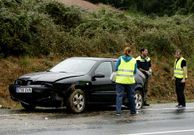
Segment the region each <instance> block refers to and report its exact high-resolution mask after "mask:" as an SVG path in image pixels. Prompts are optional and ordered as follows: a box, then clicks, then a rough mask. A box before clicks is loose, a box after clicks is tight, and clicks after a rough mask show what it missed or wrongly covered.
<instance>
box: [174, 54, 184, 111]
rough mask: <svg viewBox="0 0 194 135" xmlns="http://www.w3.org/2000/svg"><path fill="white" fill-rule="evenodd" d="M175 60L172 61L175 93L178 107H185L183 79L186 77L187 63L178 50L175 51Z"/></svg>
mask: <svg viewBox="0 0 194 135" xmlns="http://www.w3.org/2000/svg"><path fill="white" fill-rule="evenodd" d="M175 58H176V60H175V62H174V76H173V79H175V87H176V95H177V101H178V105H177V106H176V107H178V108H185V107H186V103H185V95H184V88H185V81H186V78H187V64H186V60H185V59H184V58H183V57H182V53H181V51H180V50H177V51H176V53H175Z"/></svg>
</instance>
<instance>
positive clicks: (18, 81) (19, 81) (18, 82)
mask: <svg viewBox="0 0 194 135" xmlns="http://www.w3.org/2000/svg"><path fill="white" fill-rule="evenodd" d="M15 84H16V85H21V86H26V85H49V86H50V85H52V84H50V83H48V82H44V81H34V82H33V81H32V80H23V79H18V80H16V81H15Z"/></svg>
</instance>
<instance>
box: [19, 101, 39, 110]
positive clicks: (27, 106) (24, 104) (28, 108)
mask: <svg viewBox="0 0 194 135" xmlns="http://www.w3.org/2000/svg"><path fill="white" fill-rule="evenodd" d="M21 105H22V107H23V108H24V109H25V110H27V111H32V110H34V109H35V107H36V106H35V105H31V104H26V103H22V102H21Z"/></svg>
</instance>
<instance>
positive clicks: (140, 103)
mask: <svg viewBox="0 0 194 135" xmlns="http://www.w3.org/2000/svg"><path fill="white" fill-rule="evenodd" d="M135 103H136V109H141V108H142V107H143V93H142V91H140V90H135Z"/></svg>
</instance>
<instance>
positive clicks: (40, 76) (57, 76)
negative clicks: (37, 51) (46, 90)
mask: <svg viewBox="0 0 194 135" xmlns="http://www.w3.org/2000/svg"><path fill="white" fill-rule="evenodd" d="M83 75H84V74H82V73H58V72H37V73H30V74H25V75H23V76H21V77H19V79H25V80H32V81H44V82H55V81H57V80H61V79H65V78H71V77H78V76H83Z"/></svg>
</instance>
